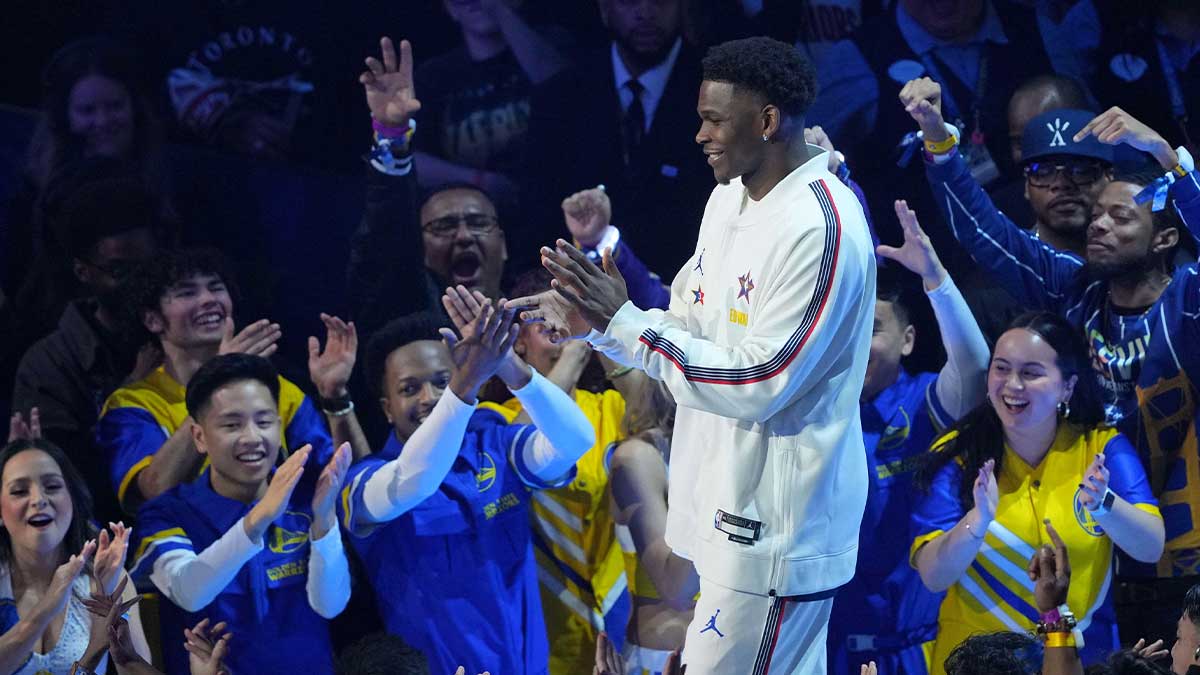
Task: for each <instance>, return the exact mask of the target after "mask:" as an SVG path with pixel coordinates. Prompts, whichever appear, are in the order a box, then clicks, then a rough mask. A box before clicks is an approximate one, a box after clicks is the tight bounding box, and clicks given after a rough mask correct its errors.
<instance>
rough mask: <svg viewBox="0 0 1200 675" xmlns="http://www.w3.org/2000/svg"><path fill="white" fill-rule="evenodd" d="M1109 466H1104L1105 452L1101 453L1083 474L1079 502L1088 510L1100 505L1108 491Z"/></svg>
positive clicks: (1093, 509)
mask: <svg viewBox="0 0 1200 675" xmlns="http://www.w3.org/2000/svg"><path fill="white" fill-rule="evenodd" d="M1108 476H1109V472H1108V467H1106V466H1104V453H1099V454H1097V455H1096V457H1095V458H1094V459H1093V460H1092V463H1091V464H1090V465H1089V466H1088V468H1087V471H1086V472H1084V474H1083V482H1082V483H1080V484H1079V502H1080V503H1081V504H1083V508H1085V509H1087V510H1088V511H1095V510H1096V509H1097V508H1099V507H1100V502H1101V500H1103V499H1104V493H1105V492H1108Z"/></svg>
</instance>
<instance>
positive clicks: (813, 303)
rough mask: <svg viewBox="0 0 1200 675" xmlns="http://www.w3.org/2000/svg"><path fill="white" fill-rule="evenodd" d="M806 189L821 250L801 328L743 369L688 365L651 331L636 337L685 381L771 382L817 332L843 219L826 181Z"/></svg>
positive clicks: (830, 286) (684, 357)
mask: <svg viewBox="0 0 1200 675" xmlns="http://www.w3.org/2000/svg"><path fill="white" fill-rule="evenodd" d="M808 187H809V189H811V190H812V192H813V194H814V195H815V196H816V198H817V203H818V204H819V205H820V207H821V212H822V214H823V215H824V217H825V239H824V248H823V249H822V252H821V263H820V271H819V272H818V274H817V282H816V284H814V285H813V294H812V298H811V299H810V301H809V303H808V306H807V307H806V308H805V311H804V316H803V317H802V318H801V321H800V325H799V326H797V327H796V330H795V331H793V332H792V334H791V336H790V337H789V338H788V340H787V342H786V343H784V345H783V348H782V349H780V350H779V351H778V352H776V353H775V355H774V356H772V357H771V358H770V359H769V360H767V361H766V362H764V363H760V364H757V365H753V366H745V367H742V368H715V367H705V366H697V365H693V364H689V363H688V362H687V355H686V354H684V353H683V350H682V349H680V348H679V346H678V345H676V344H674V343H672V342H671V341H670V340H668V339H666V338H665V337H663V336H662V335H659V334H658V333H657V332H655V331H653V330H650V329H647V330H646V331H645V332H643V333H642V335H641V337H640V338H639V340H640V341H641V342H642V344H644V345H646V346H647V347H648V348H649V349H651V350H653V351H656V352H658V353H659V354H662V355H663V356H665V357H666V358H667V359H668V360H670V361H671V362H672V363H674V364H675V367H676V368H678V369H679V370H680V371H681V372H683V376H684V378H686V379H687V380H688V381H691V382H701V383H707V384H753V383H754V382H761V381H763V380H768V379H771V378H772V377H775V376H776V375H778V374H779V373H782V372H783V371H785V370H787V367H788V366H789V365H791V363H792V360H793V359H795V358H796V355H797V354H799V353H800V351H801V350H803V349H804V345H806V344H807V343H808V340H809V338H810V337H812V333H813V330H815V329H816V326H817V323H818V322H819V321H820V319H821V314H822V313H823V312H824V311H825V306H826V305H827V304H828V302H829V296H830V293H831V292H832V290H833V279H834V276H835V274H836V273H837V264H838V253H839V251H840V248H841V239H842V220H841V216H840V215H838V211H837V207H836V206H835V205H834V203H833V195H832V194H830V192H829V187H828V186H827V185H825V181H823V180H816V181H813V182H812V183H809V184H808Z"/></svg>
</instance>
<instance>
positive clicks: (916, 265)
mask: <svg viewBox="0 0 1200 675" xmlns="http://www.w3.org/2000/svg"><path fill="white" fill-rule="evenodd" d="M895 206H896V217H897V218H898V219H899V220H900V226H901V227H902V228H903V229H904V245H903V246H901V247H899V248H896V247H894V246H886V245H883V244H880V245H879V246H877V247H876V248H875V252H876V253H878V254H879V255H881V256H883V257H885V258H888V259H891V260H895V261H896V262H898V263H900V264H901V265H904V267H906V268H907V269H908V270H909V271H910V272H914V273H916V274H919V275H920V276H921V280H922V281H923V282H924V283H925V290H929V291H931V290H933V289H935V288H937V287H939V286H941V285H942V282H943V281H945V279H946V268H945V267H943V266H942V261H941V260H939V259H938V255H937V252H936V251H934V250H933V244H931V243H930V242H929V236H928V235H926V234H925V231H924V230H922V229H921V224H920V223H919V222H917V214H916V212H915V211H913V210H912V209H910V208H908V202H906V201H904V200H903V199H897V200H896V204H895Z"/></svg>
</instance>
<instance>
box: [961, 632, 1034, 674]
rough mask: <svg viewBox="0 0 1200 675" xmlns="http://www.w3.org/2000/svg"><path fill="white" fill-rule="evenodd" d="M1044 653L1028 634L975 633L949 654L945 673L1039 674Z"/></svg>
mask: <svg viewBox="0 0 1200 675" xmlns="http://www.w3.org/2000/svg"><path fill="white" fill-rule="evenodd" d="M1042 654H1043V650H1042V645H1041V643H1039V642H1038V641H1037V640H1035V639H1033V638H1032V637H1030V636H1029V635H1026V634H1025V633H987V634H984V635H972V636H971V637H969V638H967V639H966V640H964V641H963V642H962V643H961V644H960V645H958V646H957V647H955V648H954V650H953V651H951V652H950V655H949V656H947V657H946V663H945V668H946V675H1038V673H1040V672H1041V671H1042Z"/></svg>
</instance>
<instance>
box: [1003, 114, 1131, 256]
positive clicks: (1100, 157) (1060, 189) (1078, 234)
mask: <svg viewBox="0 0 1200 675" xmlns="http://www.w3.org/2000/svg"><path fill="white" fill-rule="evenodd" d="M1095 116H1096V115H1095V114H1094V113H1091V112H1088V111H1086V110H1072V109H1060V110H1050V111H1048V112H1044V113H1042V114H1040V115H1038V116H1036V117H1034V118H1033V119H1031V120H1030V121H1029V123H1027V124H1026V125H1025V131H1024V132H1023V133H1022V134H1021V169H1022V171H1023V173H1024V174H1025V198H1026V199H1028V200H1029V205H1030V206H1031V207H1032V208H1033V213H1034V217H1035V218H1036V219H1037V220H1036V221H1035V222H1034V225H1033V231H1034V233H1035V236H1036V237H1037V238H1038V239H1041V240H1042V241H1044V242H1046V243H1047V244H1049V245H1051V246H1053V247H1054V248H1056V249H1058V250H1059V251H1070V252H1071V253H1074V254H1076V255H1078V256H1081V257H1083V256H1084V255H1085V254H1086V250H1087V229H1088V223H1089V221H1091V219H1092V207H1093V206H1094V205H1095V203H1096V199H1097V197H1099V196H1100V193H1101V192H1102V191H1103V190H1104V188H1105V186H1107V185H1108V182H1109V181H1110V180H1111V179H1112V157H1113V153H1112V148H1111V147H1110V146H1107V145H1105V144H1103V143H1101V142H1100V141H1098V140H1097V139H1096V138H1095V137H1094V136H1092V135H1091V134H1089V135H1087V136H1085V137H1084V138H1083V139H1081V140H1080V141H1078V142H1077V141H1075V135H1074V133H1073V132H1072V130H1074V131H1078V130H1080V129H1082V128H1084V126H1086V125H1087V123H1088V122H1090V121H1092V118H1094V117H1095Z"/></svg>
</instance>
